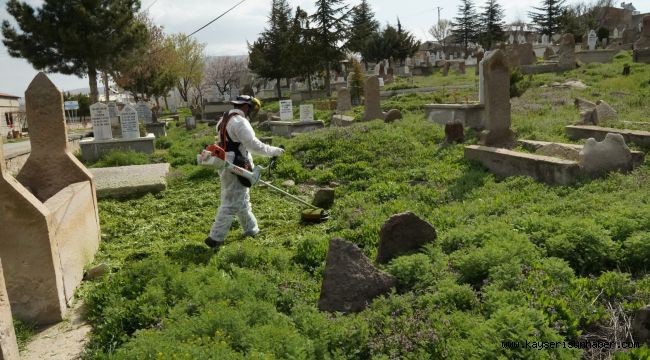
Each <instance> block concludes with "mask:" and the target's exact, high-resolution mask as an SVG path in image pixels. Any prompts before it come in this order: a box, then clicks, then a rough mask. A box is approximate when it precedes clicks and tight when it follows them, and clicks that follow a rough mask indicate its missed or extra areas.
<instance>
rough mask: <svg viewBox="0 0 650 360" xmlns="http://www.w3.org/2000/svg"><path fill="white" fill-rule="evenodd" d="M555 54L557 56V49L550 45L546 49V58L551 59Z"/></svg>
mask: <svg viewBox="0 0 650 360" xmlns="http://www.w3.org/2000/svg"><path fill="white" fill-rule="evenodd" d="M554 56H555V51H553V48H552V47H550V46H548V47H547V48H546V49H545V50H544V60H550V59H551V58H553V57H554Z"/></svg>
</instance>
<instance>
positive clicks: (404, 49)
mask: <svg viewBox="0 0 650 360" xmlns="http://www.w3.org/2000/svg"><path fill="white" fill-rule="evenodd" d="M419 48H420V41H418V40H415V37H413V35H412V34H411V33H410V32H409V31H406V30H404V29H403V28H402V23H401V22H400V21H399V18H397V46H396V48H395V49H394V52H393V59H395V60H398V61H400V62H404V60H406V58H407V57H410V56H413V54H415V53H416V52H417V51H418V49H419Z"/></svg>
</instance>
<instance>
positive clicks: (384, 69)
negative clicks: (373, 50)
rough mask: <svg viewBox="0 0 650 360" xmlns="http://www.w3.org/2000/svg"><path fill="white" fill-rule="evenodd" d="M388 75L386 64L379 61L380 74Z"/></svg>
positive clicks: (381, 75)
mask: <svg viewBox="0 0 650 360" xmlns="http://www.w3.org/2000/svg"><path fill="white" fill-rule="evenodd" d="M385 75H386V67H385V66H384V62H383V61H382V62H380V63H379V76H380V77H383V76H385Z"/></svg>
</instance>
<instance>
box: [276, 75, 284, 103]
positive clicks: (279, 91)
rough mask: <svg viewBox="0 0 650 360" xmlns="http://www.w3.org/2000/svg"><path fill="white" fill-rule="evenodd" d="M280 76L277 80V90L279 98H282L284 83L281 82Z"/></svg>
mask: <svg viewBox="0 0 650 360" xmlns="http://www.w3.org/2000/svg"><path fill="white" fill-rule="evenodd" d="M280 80H282V79H280V78H278V79H276V80H275V90H276V91H277V94H278V99H282V84H280Z"/></svg>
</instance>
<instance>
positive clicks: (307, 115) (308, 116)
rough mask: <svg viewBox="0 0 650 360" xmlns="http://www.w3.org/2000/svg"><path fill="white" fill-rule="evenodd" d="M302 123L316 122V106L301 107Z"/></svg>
mask: <svg viewBox="0 0 650 360" xmlns="http://www.w3.org/2000/svg"><path fill="white" fill-rule="evenodd" d="M300 121H314V105H313V104H308V105H300Z"/></svg>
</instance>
